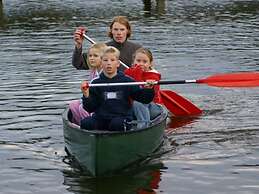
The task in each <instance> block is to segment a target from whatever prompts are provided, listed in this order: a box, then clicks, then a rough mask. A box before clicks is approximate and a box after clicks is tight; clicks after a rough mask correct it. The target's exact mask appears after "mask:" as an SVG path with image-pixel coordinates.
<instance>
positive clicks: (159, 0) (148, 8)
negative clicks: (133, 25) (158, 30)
mask: <svg viewBox="0 0 259 194" xmlns="http://www.w3.org/2000/svg"><path fill="white" fill-rule="evenodd" d="M143 4H144V8H143V10H144V11H145V15H146V16H151V15H152V12H155V14H158V15H163V14H165V13H166V4H165V0H156V5H153V3H152V1H151V0H143ZM153 6H155V9H153Z"/></svg>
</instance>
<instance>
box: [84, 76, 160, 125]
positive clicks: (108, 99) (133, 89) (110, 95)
mask: <svg viewBox="0 0 259 194" xmlns="http://www.w3.org/2000/svg"><path fill="white" fill-rule="evenodd" d="M121 82H134V80H133V79H132V78H130V77H128V76H126V75H124V74H123V73H122V72H120V71H118V73H117V75H116V76H114V77H113V78H108V77H106V76H105V75H104V73H101V74H100V76H99V77H98V78H96V79H94V80H93V81H92V82H91V83H93V84H97V83H121ZM154 95H155V93H154V90H153V89H150V88H141V87H140V86H138V85H129V86H104V87H90V89H89V97H87V98H86V97H85V96H83V97H82V102H83V107H84V109H85V110H86V111H88V112H89V113H91V112H94V113H95V116H96V117H97V118H100V119H112V118H114V117H127V118H128V119H129V120H132V119H133V109H132V100H136V101H139V102H142V103H145V104H148V103H150V102H151V101H152V100H153V98H154Z"/></svg>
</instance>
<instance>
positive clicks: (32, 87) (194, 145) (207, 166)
mask: <svg viewBox="0 0 259 194" xmlns="http://www.w3.org/2000/svg"><path fill="white" fill-rule="evenodd" d="M115 15H126V16H128V17H129V19H130V20H131V21H132V25H133V31H134V35H133V37H132V40H134V41H138V42H139V43H141V44H143V45H144V46H146V47H148V48H150V49H151V50H152V51H153V54H154V57H155V62H156V68H157V69H158V70H159V71H160V72H161V73H162V76H163V78H164V79H172V80H178V79H199V78H204V77H206V76H209V75H213V74H217V73H227V72H236V71H259V1H255V0H243V1H238V0H232V1H230V0H229V1H228V0H217V1H216V0H196V1H187V0H181V1H179V0H176V1H169V0H168V1H164V0H157V1H151V4H150V3H149V1H140V0H132V1H108V0H101V1H91V0H90V1H85V0H84V1H83V0H78V1H72V0H64V1H59V0H49V1H36V0H30V1H23V0H19V1H16V0H8V1H2V5H1V7H0V75H1V76H0V81H1V84H0V107H1V108H0V110H1V115H0V165H1V168H0V193H3V194H17V193H19V194H23V193H24V194H30V193H60V194H61V193H62V194H64V193H77V194H78V193H80V194H82V193H91V194H92V193H98V194H101V193H102V194H107V193H109V194H114V193H119V194H123V193H125V194H126V193H127V194H128V193H129V194H132V193H142V194H143V193H167V194H172V193H181V194H190V193H192V194H194V193H197V194H202V193H225V194H244V193H245V194H256V193H258V192H259V183H258V179H259V168H258V166H259V131H258V130H259V121H258V118H259V110H258V105H259V95H258V94H259V90H258V88H243V89H238V88H224V89H222V88H216V87H211V86H207V85H167V86H163V87H164V88H167V89H172V90H174V91H176V92H177V93H178V94H180V95H182V96H184V97H186V98H188V99H190V100H191V101H192V102H193V103H195V104H196V105H197V106H199V107H200V108H201V109H203V110H204V112H205V113H204V115H202V116H201V117H199V118H195V119H177V120H175V121H173V122H171V123H170V124H169V126H168V129H167V131H166V143H165V145H164V146H163V149H164V150H171V151H168V152H166V153H165V154H163V155H162V156H161V157H160V158H159V159H160V160H159V162H157V163H158V164H157V165H154V166H152V167H149V166H147V167H146V168H144V169H141V170H137V172H132V173H129V174H127V175H120V176H116V177H112V178H103V179H92V178H89V177H87V176H84V175H82V174H81V173H79V172H77V171H74V170H73V168H71V166H70V165H68V164H66V163H65V162H63V159H64V157H65V156H66V153H65V152H64V141H63V131H62V130H63V126H62V120H61V113H62V112H63V110H64V109H65V107H66V105H67V104H68V102H69V101H70V100H73V99H77V98H79V97H80V96H81V95H80V90H79V85H78V83H80V81H81V80H82V79H84V78H85V77H86V75H87V72H85V71H78V70H76V69H74V68H73V67H72V65H71V54H72V51H73V39H72V35H73V31H74V29H75V27H76V26H79V25H84V26H87V27H88V29H89V32H88V35H89V36H90V37H92V38H93V39H94V40H96V41H105V40H108V39H107V37H106V31H107V26H108V24H109V22H110V21H111V19H112V17H113V16H115ZM88 45H89V43H87V42H85V43H84V47H85V48H87V46H88Z"/></svg>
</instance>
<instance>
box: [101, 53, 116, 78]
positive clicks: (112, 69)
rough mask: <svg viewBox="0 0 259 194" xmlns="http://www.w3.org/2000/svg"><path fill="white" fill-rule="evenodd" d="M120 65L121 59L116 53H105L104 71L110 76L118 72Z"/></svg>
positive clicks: (103, 60)
mask: <svg viewBox="0 0 259 194" xmlns="http://www.w3.org/2000/svg"><path fill="white" fill-rule="evenodd" d="M119 66H120V62H119V59H118V58H117V57H116V55H115V54H114V53H105V54H104V55H103V57H102V68H103V72H104V73H105V74H106V75H107V76H109V77H113V76H114V75H116V74H117V69H118V67H119Z"/></svg>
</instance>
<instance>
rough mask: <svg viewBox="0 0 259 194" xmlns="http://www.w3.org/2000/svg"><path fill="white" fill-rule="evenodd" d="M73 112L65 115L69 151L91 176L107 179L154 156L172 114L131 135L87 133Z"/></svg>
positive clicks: (165, 111)
mask: <svg viewBox="0 0 259 194" xmlns="http://www.w3.org/2000/svg"><path fill="white" fill-rule="evenodd" d="M68 112H69V110H68V109H66V110H65V111H64V113H63V115H62V119H63V129H64V140H65V148H66V151H67V152H68V154H69V155H70V156H72V157H73V159H75V160H76V162H77V163H78V164H79V165H80V167H81V169H83V170H84V171H86V172H88V173H90V175H91V176H94V177H97V176H106V175H107V174H112V173H113V172H115V171H118V170H120V169H123V168H125V167H127V166H129V165H130V164H132V163H134V162H136V161H139V160H140V161H141V160H142V159H145V158H146V157H147V156H150V155H151V154H152V153H153V152H154V151H156V149H158V148H159V146H160V145H161V144H162V142H163V138H164V137H163V136H164V130H165V127H166V119H167V115H168V112H167V110H166V109H165V108H164V107H163V106H161V113H160V114H159V115H158V116H157V117H156V118H155V119H153V120H152V122H151V123H150V125H149V126H148V127H147V128H142V129H132V130H130V131H127V132H116V131H114V132H111V131H97V130H93V131H87V130H85V129H80V127H79V126H77V125H75V124H73V123H71V122H70V121H69V119H68Z"/></svg>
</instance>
